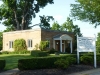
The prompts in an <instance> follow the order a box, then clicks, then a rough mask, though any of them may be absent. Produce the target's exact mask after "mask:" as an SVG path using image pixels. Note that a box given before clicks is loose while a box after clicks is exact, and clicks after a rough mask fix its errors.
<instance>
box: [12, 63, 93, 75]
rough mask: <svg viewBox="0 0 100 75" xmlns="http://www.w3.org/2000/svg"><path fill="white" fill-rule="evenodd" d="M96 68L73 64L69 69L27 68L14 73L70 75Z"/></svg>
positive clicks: (21, 74)
mask: <svg viewBox="0 0 100 75" xmlns="http://www.w3.org/2000/svg"><path fill="white" fill-rule="evenodd" d="M90 69H94V67H93V66H89V65H73V66H70V67H69V68H67V69H64V70H62V69H38V70H25V71H19V72H17V73H14V74H12V75H68V74H70V73H75V72H81V71H86V70H90Z"/></svg>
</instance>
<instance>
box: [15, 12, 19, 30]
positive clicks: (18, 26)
mask: <svg viewBox="0 0 100 75" xmlns="http://www.w3.org/2000/svg"><path fill="white" fill-rule="evenodd" d="M14 14H15V21H16V24H17V30H20V28H19V22H18V19H17V14H16V11H15V10H14Z"/></svg>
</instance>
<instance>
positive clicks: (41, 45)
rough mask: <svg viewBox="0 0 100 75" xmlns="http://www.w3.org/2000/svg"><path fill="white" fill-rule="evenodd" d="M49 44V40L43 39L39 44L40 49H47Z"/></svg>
mask: <svg viewBox="0 0 100 75" xmlns="http://www.w3.org/2000/svg"><path fill="white" fill-rule="evenodd" d="M48 44H49V41H41V42H40V46H39V48H40V50H45V48H46V47H47V45H48Z"/></svg>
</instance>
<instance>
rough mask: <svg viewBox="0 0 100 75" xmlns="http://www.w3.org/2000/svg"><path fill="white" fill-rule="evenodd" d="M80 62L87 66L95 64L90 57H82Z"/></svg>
mask: <svg viewBox="0 0 100 75" xmlns="http://www.w3.org/2000/svg"><path fill="white" fill-rule="evenodd" d="M80 61H81V63H82V64H85V65H89V64H93V58H92V56H88V55H83V56H81V57H80Z"/></svg>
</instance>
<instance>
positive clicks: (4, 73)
mask: <svg viewBox="0 0 100 75" xmlns="http://www.w3.org/2000/svg"><path fill="white" fill-rule="evenodd" d="M18 71H19V70H18V68H16V69H12V70H8V71H5V72H2V73H0V75H11V74H13V73H16V72H18Z"/></svg>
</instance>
